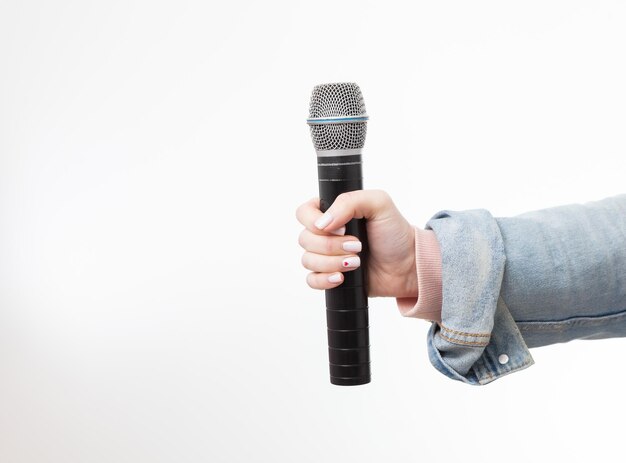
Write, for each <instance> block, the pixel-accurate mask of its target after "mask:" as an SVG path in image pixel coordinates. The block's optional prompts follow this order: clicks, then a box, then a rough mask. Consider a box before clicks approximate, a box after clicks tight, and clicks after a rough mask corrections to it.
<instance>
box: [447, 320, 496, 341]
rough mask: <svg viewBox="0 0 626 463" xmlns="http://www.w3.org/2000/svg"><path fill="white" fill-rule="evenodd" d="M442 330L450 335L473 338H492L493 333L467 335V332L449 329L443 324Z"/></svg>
mask: <svg viewBox="0 0 626 463" xmlns="http://www.w3.org/2000/svg"><path fill="white" fill-rule="evenodd" d="M440 326H441V329H442V330H446V331H448V332H450V333H454V334H459V335H461V336H470V337H473V338H490V337H491V333H466V332H465V331H456V330H453V329H450V328H447V327H446V326H445V325H444V324H443V323H441V324H440Z"/></svg>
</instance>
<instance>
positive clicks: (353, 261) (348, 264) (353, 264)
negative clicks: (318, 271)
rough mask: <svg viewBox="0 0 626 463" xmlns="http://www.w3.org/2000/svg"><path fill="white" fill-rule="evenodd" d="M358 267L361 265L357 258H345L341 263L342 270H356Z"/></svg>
mask: <svg viewBox="0 0 626 463" xmlns="http://www.w3.org/2000/svg"><path fill="white" fill-rule="evenodd" d="M359 265H361V259H360V258H359V256H354V257H346V258H345V259H344V260H343V262H342V263H341V266H342V267H343V268H357V267H358V266H359Z"/></svg>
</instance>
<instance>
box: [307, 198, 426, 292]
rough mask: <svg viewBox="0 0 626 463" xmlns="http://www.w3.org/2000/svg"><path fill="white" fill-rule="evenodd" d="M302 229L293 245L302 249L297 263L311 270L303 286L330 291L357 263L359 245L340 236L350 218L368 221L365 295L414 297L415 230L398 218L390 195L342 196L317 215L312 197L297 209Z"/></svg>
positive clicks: (316, 206)
mask: <svg viewBox="0 0 626 463" xmlns="http://www.w3.org/2000/svg"><path fill="white" fill-rule="evenodd" d="M296 217H297V219H298V221H299V222H300V223H301V224H302V225H304V226H305V229H304V230H303V231H302V233H300V237H299V240H298V242H299V243H300V246H302V247H303V248H304V250H305V251H306V252H305V253H304V255H303V256H302V265H303V266H304V267H305V268H307V269H308V270H311V271H312V273H310V274H308V275H307V279H306V280H307V283H308V284H309V286H310V287H311V288H314V289H330V288H334V287H336V286H339V285H340V284H341V283H343V272H346V271H350V270H354V269H355V268H358V266H359V265H360V259H359V257H358V252H359V251H360V250H361V248H360V244H361V243H360V242H359V241H358V239H357V238H355V237H354V236H344V235H343V233H344V232H345V228H343V226H344V225H345V224H346V223H348V222H349V221H350V220H351V219H353V218H356V219H360V218H365V219H366V220H367V222H366V223H367V238H368V244H369V256H368V262H367V266H368V267H367V275H368V292H369V294H368V295H369V296H370V297H377V296H390V297H417V273H416V270H415V230H414V228H413V227H412V226H411V225H410V224H409V223H408V222H407V221H406V219H405V218H404V217H403V216H402V214H400V212H399V211H398V209H397V208H396V206H395V204H394V203H393V201H392V200H391V198H390V197H389V195H388V194H387V193H386V192H384V191H380V190H358V191H351V192H349V193H343V194H341V195H339V196H338V197H337V199H336V200H335V202H334V203H333V204H332V206H331V207H330V208H329V209H328V210H327V211H326V213H324V214H322V212H321V211H320V209H319V199H318V198H313V199H311V200H310V201H307V202H306V203H304V204H302V205H301V206H300V207H299V208H298V210H297V211H296Z"/></svg>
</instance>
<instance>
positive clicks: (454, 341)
mask: <svg viewBox="0 0 626 463" xmlns="http://www.w3.org/2000/svg"><path fill="white" fill-rule="evenodd" d="M437 334H438V335H439V337H440V338H442V339H443V340H445V341H448V342H451V343H452V344H461V345H464V346H472V347H486V346H487V345H488V344H489V342H488V341H487V342H483V341H480V342H472V341H461V340H459V339H452V338H449V337H447V336H445V335H444V334H443V333H441V332H439V333H437Z"/></svg>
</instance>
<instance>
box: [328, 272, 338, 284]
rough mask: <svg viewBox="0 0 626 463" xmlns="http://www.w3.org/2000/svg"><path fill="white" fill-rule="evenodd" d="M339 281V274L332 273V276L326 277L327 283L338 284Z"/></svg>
mask: <svg viewBox="0 0 626 463" xmlns="http://www.w3.org/2000/svg"><path fill="white" fill-rule="evenodd" d="M340 281H341V273H339V272H337V273H333V274H332V275H330V276H329V277H328V282H329V283H339V282H340Z"/></svg>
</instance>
